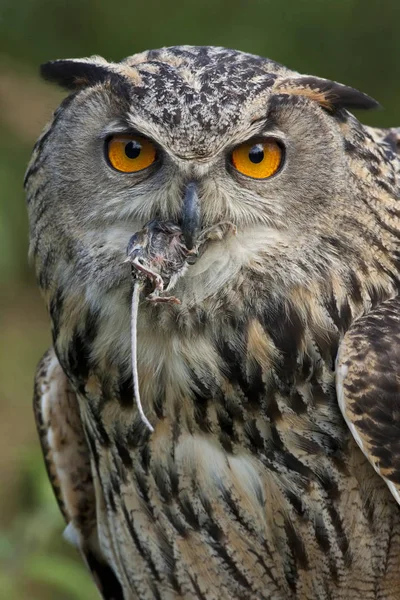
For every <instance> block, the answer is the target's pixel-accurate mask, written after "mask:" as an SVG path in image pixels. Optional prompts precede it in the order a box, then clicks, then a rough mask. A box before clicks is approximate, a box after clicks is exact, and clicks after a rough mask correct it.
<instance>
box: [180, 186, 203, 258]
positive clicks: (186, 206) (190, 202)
mask: <svg viewBox="0 0 400 600" xmlns="http://www.w3.org/2000/svg"><path fill="white" fill-rule="evenodd" d="M181 229H182V233H183V237H184V240H185V244H186V247H187V248H188V250H192V249H193V246H194V245H195V242H196V238H197V236H198V233H199V230H200V203H199V196H198V193H197V184H196V183H194V182H193V181H192V182H190V183H188V184H187V186H186V189H185V196H184V199H183V211H182V221H181Z"/></svg>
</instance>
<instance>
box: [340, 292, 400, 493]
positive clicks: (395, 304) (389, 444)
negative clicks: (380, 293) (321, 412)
mask: <svg viewBox="0 0 400 600" xmlns="http://www.w3.org/2000/svg"><path fill="white" fill-rule="evenodd" d="M336 389H337V396H338V402H339V406H340V409H341V411H342V414H343V416H344V418H345V420H346V422H347V424H348V426H349V428H350V431H351V432H352V434H353V436H354V439H355V440H356V442H357V444H358V445H359V446H360V448H361V450H362V451H363V453H364V454H365V456H366V457H367V458H368V460H369V461H370V463H371V464H372V466H373V467H374V469H375V470H376V472H377V473H378V474H379V475H380V476H381V477H383V479H384V480H385V481H386V483H387V485H388V487H389V489H390V491H391V493H392V494H393V496H394V497H395V499H396V500H397V502H398V503H399V504H400V299H399V298H397V297H396V298H394V299H391V300H387V301H385V302H383V303H382V304H381V305H379V306H378V307H376V308H375V309H373V310H372V311H371V312H370V313H368V314H367V315H365V316H363V317H362V318H360V319H358V320H357V321H356V322H355V323H354V324H353V325H352V326H351V328H350V329H349V331H348V332H347V333H346V335H345V337H344V339H343V342H342V343H341V345H340V348H339V353H338V359H337V374H336Z"/></svg>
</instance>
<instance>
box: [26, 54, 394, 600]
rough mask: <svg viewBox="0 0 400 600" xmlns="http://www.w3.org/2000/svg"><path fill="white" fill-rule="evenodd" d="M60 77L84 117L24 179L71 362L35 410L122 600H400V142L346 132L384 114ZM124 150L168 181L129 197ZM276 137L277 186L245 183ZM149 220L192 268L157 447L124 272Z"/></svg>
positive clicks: (144, 311) (185, 72)
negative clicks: (256, 157)
mask: <svg viewBox="0 0 400 600" xmlns="http://www.w3.org/2000/svg"><path fill="white" fill-rule="evenodd" d="M43 75H44V76H45V77H46V78H48V79H50V80H52V81H57V82H58V83H60V84H62V85H64V86H65V87H67V88H68V89H70V90H72V93H71V95H70V96H69V97H68V98H67V99H66V100H65V101H64V102H63V103H62V104H61V106H60V108H59V109H58V110H57V111H56V113H55V115H54V119H53V121H52V123H51V124H50V125H49V126H48V127H47V129H46V130H45V132H44V133H43V135H42V136H41V138H40V139H39V140H38V142H37V144H36V146H35V149H34V152H33V157H32V161H31V163H30V165H29V168H28V172H27V176H26V189H27V198H28V205H29V218H30V228H31V254H32V256H33V258H34V260H35V266H36V271H37V276H38V281H39V284H40V287H41V290H42V292H43V295H44V298H45V301H46V303H47V306H48V309H49V313H50V316H51V321H52V328H53V338H54V350H51V351H50V354H49V355H47V357H45V359H44V361H43V362H42V363H41V366H40V367H39V370H38V374H37V381H36V388H35V389H36V394H35V407H36V414H37V421H38V428H39V432H40V436H41V440H42V445H43V450H44V454H45V459H46V463H47V466H48V471H49V476H50V479H51V481H52V483H53V486H54V488H55V491H56V495H57V497H58V498H59V502H60V505H61V507H62V509H63V512H64V515H65V517H66V519H67V521H68V522H69V523H70V525H69V526H68V534H69V537H70V538H72V539H73V540H74V541H75V542H76V544H77V545H78V547H79V548H80V550H81V552H82V554H83V556H84V558H85V559H86V561H87V563H88V565H89V568H90V569H91V570H92V572H93V573H94V576H95V579H96V580H97V582H98V585H99V588H100V589H101V591H102V594H103V597H104V598H107V599H108V600H111V598H116V599H121V600H122V599H125V600H133V599H140V600H153V599H163V600H172V599H176V600H178V599H187V600H192V599H193V600H194V599H196V600H199V599H202V600H204V599H207V600H213V599H215V600H217V599H218V600H224V599H226V600H228V599H229V600H231V599H236V600H239V599H240V600H246V599H261V598H263V599H268V600H272V599H273V600H314V599H315V600H354V599H355V598H363V600H378V599H379V600H395V599H398V598H400V508H399V506H398V504H397V503H396V501H395V498H396V499H398V498H399V485H400V458H399V457H400V448H399V447H398V444H399V442H398V441H397V440H398V428H399V425H398V424H399V422H400V419H399V411H398V409H397V401H398V397H399V370H400V369H399V337H400V317H399V310H398V293H399V286H400V263H399V250H400V209H399V164H400V163H399V155H398V140H399V135H398V131H397V130H395V129H389V130H379V129H373V128H370V127H365V126H363V125H362V124H361V123H360V122H359V121H358V120H357V119H356V118H355V117H354V116H353V115H352V114H351V113H349V112H348V111H347V109H351V108H372V107H373V106H375V105H376V103H375V102H374V101H373V100H372V99H371V98H369V97H368V96H366V95H364V94H361V93H360V92H357V91H356V90H353V89H352V88H349V87H346V86H342V85H340V84H337V83H334V82H330V81H327V80H323V79H320V78H315V77H309V76H301V75H299V74H298V73H295V72H292V71H290V70H288V69H286V68H285V67H283V66H281V65H278V64H277V63H274V62H273V61H270V60H267V59H264V58H260V57H256V56H252V55H249V54H245V53H241V52H236V51H233V50H225V49H221V48H208V47H201V48H200V47H187V46H184V47H176V48H169V49H161V50H152V51H149V52H144V53H142V54H138V55H134V56H132V57H129V58H128V59H126V60H125V61H123V62H122V63H118V64H115V63H108V62H107V61H105V60H104V59H101V58H99V57H93V58H90V59H82V60H66V61H56V62H53V63H48V64H47V65H44V67H43ZM131 131H133V132H136V133H139V134H140V135H141V136H145V137H147V138H150V139H151V140H153V141H154V143H155V144H156V146H157V149H158V150H157V153H158V154H157V161H155V162H154V164H152V165H151V166H150V167H148V168H147V169H145V170H144V171H140V172H137V173H131V174H127V173H119V172H117V171H115V170H114V169H112V168H111V167H110V165H109V164H108V163H107V161H106V160H105V152H104V144H105V143H106V141H107V139H108V138H109V136H110V135H112V134H116V133H124V132H131ZM264 138H268V139H271V138H272V139H273V140H275V141H276V142H279V145H280V147H281V148H283V149H284V151H283V154H282V155H283V161H282V165H281V167H280V169H279V171H278V172H277V173H276V174H275V175H274V176H271V177H269V178H268V179H255V178H252V177H248V176H245V175H242V174H241V173H240V172H239V171H238V170H237V169H235V168H234V165H233V163H232V160H231V158H230V157H231V153H232V150H233V148H235V147H237V146H239V145H240V144H242V143H244V142H247V141H248V140H259V139H264ZM190 186H192V187H190ZM189 188H190V189H192V191H193V190H195V192H194V191H193V194H192V195H191V196H190V197H189V196H188V192H187V190H188V189H189ZM193 207H195V208H193ZM196 207H197V208H196ZM195 209H196V210H198V211H199V212H198V214H197V213H196V210H195ZM188 215H189V216H188ZM152 219H157V221H156V222H157V223H160V224H162V223H167V224H168V223H169V224H172V225H171V226H172V228H173V229H174V227H175V226H176V232H177V236H175V237H173V238H170V241H171V244H175V243H176V241H177V240H178V241H179V244H181V243H183V242H182V239H181V237H180V234H179V231H180V228H182V231H183V232H184V234H183V235H184V239H185V240H187V244H188V246H187V248H186V249H185V248H184V247H183V248H181V249H182V251H183V254H182V255H181V256H180V255H179V256H180V258H179V260H178V263H179V265H181V266H182V269H181V270H180V267H179V265H178V271H179V277H175V274H176V273H177V271H176V269H175V267H174V266H173V264H172V262H171V261H169V259H168V260H167V261H166V263H163V265H164V266H165V265H166V266H167V267H168V269H169V271H168V277H169V279H168V278H167V279H168V281H171V280H172V278H174V284H173V294H174V296H176V297H177V298H178V299H179V300H180V304H177V303H175V304H174V303H170V302H169V303H151V302H147V301H146V299H145V297H144V296H145V293H143V295H142V300H141V304H140V310H139V321H138V374H139V380H140V392H141V397H142V403H143V408H144V411H145V413H146V415H147V417H148V418H149V421H150V422H151V423H152V426H153V427H154V431H152V432H151V431H149V429H147V428H146V427H145V426H144V425H143V423H142V421H141V419H140V415H139V413H138V410H137V406H136V404H135V402H134V397H133V389H132V369H131V342H130V302H131V295H132V277H131V268H130V265H129V264H127V263H126V262H125V258H126V248H127V244H128V242H129V240H130V239H131V237H132V235H133V234H134V233H136V232H140V231H142V228H143V226H144V225H145V224H146V223H148V222H149V221H151V220H152ZM174 224H175V225H174ZM223 224H225V230H224V226H223ZM168 226H169V225H168ZM196 227H197V229H196ZM220 227H222V229H219V228H220ZM207 231H211V232H213V231H214V234H211V235H207V236H205V237H204V239H203V245H202V248H201V252H199V253H198V256H196V258H195V260H193V261H187V262H189V263H192V264H187V262H186V258H187V255H186V250H188V249H189V248H191V247H192V242H193V240H196V239H200V237H201V236H202V235H204V232H207ZM227 231H234V232H235V233H236V234H235V235H227V234H226V233H227ZM215 232H217V233H216V234H215ZM146 235H147V234H146ZM173 235H175V234H173ZM185 236H186V237H185ZM146 239H147V238H146ZM160 239H161V238H160ZM193 244H194V242H193ZM173 247H174V248H175V246H173ZM171 248H172V246H171ZM156 254H157V253H156ZM178 254H179V252H178ZM149 256H150V255H149ZM151 256H152V257H153V256H154V255H151ZM177 256H178V255H177ZM157 257H158V258H157V260H159V259H160V253H158V254H157ZM164 258H165V257H164ZM151 260H153V258H152V259H151ZM162 260H163V256H162V252H161V261H162ZM183 267H184V268H183ZM162 268H164V267H161V269H162ZM342 413H343V415H342ZM60 432H61V433H60ZM391 492H392V493H391ZM392 494H393V495H392ZM393 496H394V497H393Z"/></svg>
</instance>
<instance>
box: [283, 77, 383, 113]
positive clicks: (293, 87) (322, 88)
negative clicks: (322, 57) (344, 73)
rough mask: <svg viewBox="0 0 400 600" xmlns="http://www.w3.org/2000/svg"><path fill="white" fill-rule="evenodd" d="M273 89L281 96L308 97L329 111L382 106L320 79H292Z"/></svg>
mask: <svg viewBox="0 0 400 600" xmlns="http://www.w3.org/2000/svg"><path fill="white" fill-rule="evenodd" d="M273 89H274V91H276V92H278V93H280V94H292V95H298V96H306V97H308V98H310V99H311V100H315V101H316V102H318V103H319V104H321V106H323V107H324V108H326V109H328V110H334V109H335V108H349V109H355V108H358V109H371V108H378V107H379V106H380V104H379V102H377V101H376V100H374V99H373V98H371V96H368V95H367V94H364V93H363V92H359V91H358V90H356V89H354V88H352V87H348V86H347V85H342V84H340V83H337V82H336V81H330V80H329V79H322V78H320V77H309V76H304V77H290V78H288V79H284V80H280V81H277V83H276V84H275V86H274V88H273Z"/></svg>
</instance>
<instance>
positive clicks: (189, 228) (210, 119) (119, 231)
mask: <svg viewBox="0 0 400 600" xmlns="http://www.w3.org/2000/svg"><path fill="white" fill-rule="evenodd" d="M43 73H44V75H45V76H46V77H47V78H49V79H52V80H56V81H58V82H59V83H61V84H64V85H66V86H67V87H69V88H72V89H74V90H75V93H74V94H73V95H72V96H70V97H69V98H68V99H67V101H65V103H64V105H62V107H61V108H60V109H59V111H58V112H57V113H56V117H55V119H54V121H53V123H52V125H51V126H50V129H49V131H48V132H47V133H45V135H44V137H43V138H42V141H39V142H38V147H37V150H36V154H34V159H33V167H32V168H35V169H36V170H37V164H38V163H37V158H38V157H39V166H40V169H41V182H43V185H45V194H46V200H45V202H44V203H43V201H42V204H43V210H42V211H40V210H38V207H37V205H36V204H35V200H33V202H32V203H31V207H32V208H31V231H32V240H33V252H34V253H35V254H36V255H38V254H41V255H42V257H41V262H43V261H44V262H46V257H45V256H44V255H46V252H47V253H49V248H50V246H54V248H57V246H58V248H61V249H62V261H61V262H63V261H64V266H63V267H62V268H61V271H62V273H63V274H62V276H63V277H65V278H66V277H81V278H82V277H83V279H85V278H86V277H88V276H92V277H93V278H94V279H96V278H97V280H98V281H99V280H101V281H104V282H105V283H107V282H108V283H109V284H110V285H111V280H113V281H115V279H116V278H117V279H118V278H123V276H124V275H123V273H124V271H123V267H121V263H122V261H123V259H124V256H125V251H126V246H127V243H128V241H129V238H130V236H131V235H132V233H134V232H135V231H137V230H138V229H140V228H141V226H143V224H144V223H146V222H147V221H149V220H150V219H152V218H154V217H157V218H159V219H161V220H163V219H165V220H169V221H175V222H177V223H178V224H180V225H181V226H182V229H183V231H184V234H185V236H186V240H187V244H188V246H189V247H190V246H191V245H193V244H194V243H195V239H196V237H197V236H198V235H199V234H200V233H201V231H202V230H204V229H205V228H207V227H210V226H212V225H215V224H217V223H220V222H225V221H228V222H231V223H233V224H234V225H235V226H236V228H237V232H238V233H237V236H236V237H235V239H234V240H233V239H231V240H229V241H228V242H220V246H221V247H219V248H217V249H215V246H216V245H218V243H219V242H213V247H214V254H215V255H216V256H220V255H221V253H222V254H224V253H227V254H229V257H230V259H232V261H233V262H235V261H236V263H241V262H242V261H244V260H250V261H251V260H253V259H254V260H257V257H258V255H259V253H260V252H263V256H264V258H263V260H264V262H265V261H267V262H266V263H265V268H266V270H268V261H270V267H271V269H272V268H273V269H274V272H275V273H276V272H278V271H279V269H280V268H281V269H282V271H284V273H285V275H287V274H288V273H290V274H291V276H293V277H301V276H302V274H303V275H304V273H306V272H307V271H308V272H310V271H312V270H314V272H315V273H316V272H319V275H320V276H321V274H323V271H324V269H326V268H328V266H330V265H333V264H335V268H336V269H337V270H339V271H340V269H341V268H342V266H343V265H341V261H342V260H343V256H342V257H341V258H340V259H339V258H338V254H340V251H339V249H340V248H341V247H344V246H346V247H347V248H348V253H347V255H348V258H349V260H350V257H351V256H352V255H353V254H354V252H355V249H356V248H357V247H358V246H359V245H360V239H361V237H362V236H363V235H364V234H363V227H361V226H360V227H359V228H358V229H357V228H355V227H354V222H355V220H357V218H358V216H357V213H358V212H359V211H361V212H362V213H365V212H366V208H365V204H364V201H363V199H362V195H363V190H364V188H365V185H369V183H368V182H367V184H366V183H365V181H363V177H362V171H363V170H364V171H365V174H366V179H367V175H368V173H370V170H369V163H370V162H371V161H368V158H370V157H371V156H374V161H375V163H377V162H383V161H384V158H385V152H384V149H381V148H379V146H378V144H377V143H375V140H373V138H372V136H371V135H369V134H368V133H367V131H366V129H363V128H362V126H361V125H360V124H359V122H358V121H357V120H356V119H355V118H354V117H352V116H351V115H350V114H349V113H347V111H346V110H345V107H363V108H369V107H372V106H373V105H374V104H375V103H374V101H372V100H371V99H370V98H369V97H368V96H365V95H364V94H361V93H359V92H356V91H355V90H352V89H351V88H347V87H345V86H340V85H339V84H335V83H333V82H329V81H326V80H321V79H316V78H311V77H301V76H300V75H298V74H296V73H293V72H290V71H288V70H287V69H285V68H284V67H281V66H280V65H278V64H276V63H274V62H272V61H269V60H267V59H261V58H258V57H254V56H251V55H247V54H243V53H240V52H234V51H227V50H223V49H215V48H189V47H178V48H172V49H168V50H160V51H151V52H148V53H143V54H141V55H135V56H133V57H131V58H129V59H126V61H124V62H123V63H121V64H113V63H107V62H106V61H103V60H102V59H98V58H94V59H93V60H92V59H87V60H83V61H57V62H55V63H49V64H48V65H45V66H44V68H43ZM363 140H364V141H365V144H364V145H366V146H369V148H368V152H369V155H367V153H366V152H364V156H363V154H362V151H364V150H363V149H362V148H360V151H359V149H358V148H357V144H359V145H360V146H361V145H362V142H363ZM361 150H362V151H361ZM39 154H40V156H39ZM355 159H356V160H357V164H356V166H355V163H354V161H355ZM32 168H31V170H32ZM357 169H358V172H357ZM29 175H30V172H29V171H28V194H30V195H31V196H34V195H35V189H34V185H33V190H32V191H29V180H30V177H29ZM389 175H390V174H389ZM190 184H192V185H190ZM188 189H190V190H191V194H190V197H188V193H187V190H188ZM193 190H194V191H193ZM359 221H362V219H361V220H360V219H359ZM365 222H367V219H365ZM224 243H225V244H228V245H229V248H227V247H226V245H225V246H224V245H223V244H224ZM321 249H322V250H321ZM206 254H207V253H205V255H204V257H203V258H202V260H203V262H204V261H206V258H205V257H206ZM300 255H301V256H302V264H301V265H300V264H299V260H298V259H299V257H300ZM312 256H314V257H315V256H318V259H317V258H316V259H315V261H314V262H313V260H312ZM50 262H54V259H50V258H49V257H48V258H47V267H46V268H48V265H49V263H50ZM211 262H212V261H211ZM204 264H206V263H204ZM280 265H281V267H280ZM204 268H206V267H204ZM207 268H208V267H207ZM196 269H197V272H199V273H200V272H201V271H202V265H201V261H200V264H199V265H197V266H196ZM38 271H39V277H40V272H41V267H40V266H39V267H38ZM125 273H126V271H125ZM45 279H46V277H43V280H45ZM47 279H48V277H47ZM43 287H46V285H43Z"/></svg>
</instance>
